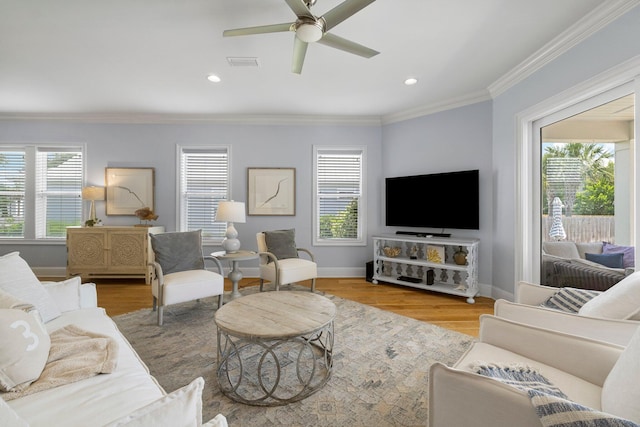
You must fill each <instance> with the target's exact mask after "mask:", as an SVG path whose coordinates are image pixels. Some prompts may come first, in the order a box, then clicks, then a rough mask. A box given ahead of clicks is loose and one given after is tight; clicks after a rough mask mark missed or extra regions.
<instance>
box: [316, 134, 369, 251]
mask: <svg viewBox="0 0 640 427" xmlns="http://www.w3.org/2000/svg"><path fill="white" fill-rule="evenodd" d="M341 152H342V153H344V154H348V153H354V152H357V153H358V154H359V155H360V159H361V160H360V194H359V201H358V226H357V237H356V238H330V239H327V238H321V237H320V207H321V203H320V199H321V198H322V196H321V195H320V193H319V181H318V179H319V176H318V166H319V157H320V156H321V155H326V154H332V153H341ZM366 178H367V151H366V146H362V145H344V146H326V145H324V146H316V145H314V146H313V215H312V217H313V245H314V246H366V244H367V236H366V233H365V231H366V230H367V200H366V195H367V179H366Z"/></svg>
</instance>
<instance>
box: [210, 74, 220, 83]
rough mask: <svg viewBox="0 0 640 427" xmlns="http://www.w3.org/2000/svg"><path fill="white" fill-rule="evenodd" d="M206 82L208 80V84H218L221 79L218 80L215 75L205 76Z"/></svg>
mask: <svg viewBox="0 0 640 427" xmlns="http://www.w3.org/2000/svg"><path fill="white" fill-rule="evenodd" d="M207 80H209V81H210V82H213V83H220V80H221V79H220V77H218V76H216V75H215V74H209V75H208V76H207Z"/></svg>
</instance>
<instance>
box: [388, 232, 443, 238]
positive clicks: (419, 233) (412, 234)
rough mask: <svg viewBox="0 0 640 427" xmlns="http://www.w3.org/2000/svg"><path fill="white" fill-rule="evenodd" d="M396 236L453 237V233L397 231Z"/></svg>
mask: <svg viewBox="0 0 640 427" xmlns="http://www.w3.org/2000/svg"><path fill="white" fill-rule="evenodd" d="M396 234H399V235H405V236H416V237H451V233H431V232H430V233H423V232H422V231H396Z"/></svg>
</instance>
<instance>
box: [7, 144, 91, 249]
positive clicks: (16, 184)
mask: <svg viewBox="0 0 640 427" xmlns="http://www.w3.org/2000/svg"><path fill="white" fill-rule="evenodd" d="M0 165H1V168H0V238H24V239H59V238H65V236H66V227H68V226H73V225H80V224H81V222H82V199H81V196H80V195H81V191H82V183H83V170H84V168H83V150H82V148H81V147H53V146H46V147H45V146H39V147H37V146H25V147H16V148H11V149H6V150H2V151H0Z"/></svg>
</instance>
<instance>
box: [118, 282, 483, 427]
mask: <svg viewBox="0 0 640 427" xmlns="http://www.w3.org/2000/svg"><path fill="white" fill-rule="evenodd" d="M307 289H308V288H307ZM241 291H242V293H243V294H248V293H253V292H256V291H257V287H251V288H243V289H242V290H241ZM325 296H326V297H327V298H330V299H331V300H332V301H333V302H334V303H335V304H336V307H337V315H336V319H335V343H334V356H333V357H334V358H333V363H334V368H333V374H332V377H331V379H330V380H329V382H328V383H327V384H326V385H325V386H324V388H322V389H321V390H320V391H318V392H317V393H315V394H313V395H311V396H310V397H308V398H306V399H304V400H302V401H299V402H295V403H291V404H288V405H284V406H275V407H258V406H249V405H244V404H240V403H236V402H234V401H232V400H230V399H229V398H227V397H226V396H224V395H223V394H222V393H221V392H220V391H219V389H218V384H217V380H216V376H215V367H216V326H215V323H214V321H213V312H214V310H215V307H217V299H216V298H208V299H204V300H201V301H194V302H189V303H184V304H177V305H174V306H169V307H167V308H165V314H164V325H163V326H157V325H156V316H155V313H153V312H151V310H148V309H146V310H140V311H136V312H133V313H128V314H124V315H120V316H116V317H115V318H114V320H115V322H116V324H117V325H118V327H119V328H120V330H121V331H122V333H123V334H124V335H125V336H126V337H127V339H128V340H129V341H130V342H131V345H132V346H133V347H134V348H135V350H136V351H137V352H138V354H139V355H140V357H141V358H142V360H144V361H145V363H146V364H147V365H148V366H149V370H150V371H151V374H152V375H153V376H154V377H155V378H156V379H157V380H158V382H159V383H160V385H162V387H163V388H164V389H165V390H167V391H169V392H170V391H173V390H176V389H178V388H180V387H182V386H184V385H186V384H188V383H189V382H190V381H191V380H192V379H193V378H196V377H199V376H201V377H203V378H204V379H205V381H206V385H205V390H204V393H203V419H204V420H208V419H211V418H213V417H214V416H215V415H216V414H218V413H222V414H224V415H225V416H226V417H227V420H228V422H229V425H230V426H232V427H245V426H349V427H356V426H377V427H381V426H424V425H426V424H427V411H428V396H427V393H428V372H429V366H430V365H431V364H432V363H433V362H436V361H438V362H442V363H445V364H447V365H451V364H453V363H454V362H455V361H456V360H458V358H459V357H460V356H461V355H462V353H463V352H464V351H465V350H466V349H467V348H468V347H469V345H470V344H471V343H472V341H473V337H470V336H468V335H464V334H461V333H458V332H454V331H450V330H447V329H444V328H440V327H438V326H435V325H431V324H428V323H425V322H421V321H418V320H414V319H410V318H408V317H404V316H400V315H397V314H395V313H391V312H387V311H384V310H380V309H378V308H375V307H371V306H367V305H364V304H360V303H357V302H353V301H349V300H346V299H343V298H339V297H336V296H332V295H325Z"/></svg>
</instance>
